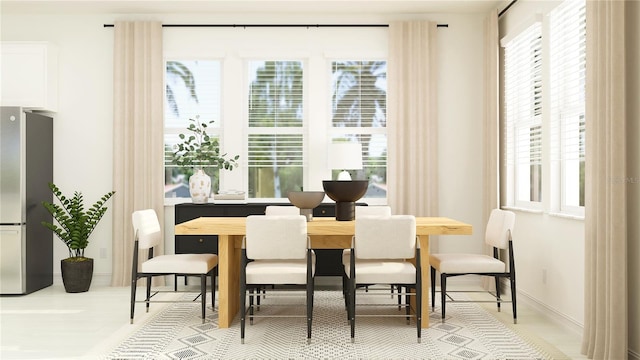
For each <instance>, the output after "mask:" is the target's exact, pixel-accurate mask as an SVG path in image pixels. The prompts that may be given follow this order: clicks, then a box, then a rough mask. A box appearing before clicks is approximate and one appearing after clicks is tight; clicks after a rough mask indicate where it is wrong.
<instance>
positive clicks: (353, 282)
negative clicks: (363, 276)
mask: <svg viewBox="0 0 640 360" xmlns="http://www.w3.org/2000/svg"><path fill="white" fill-rule="evenodd" d="M349 280H350V283H351V285H350V286H349V292H350V293H349V308H350V311H349V313H350V314H349V316H350V318H351V319H350V320H351V343H354V342H355V339H356V280H355V279H354V277H351V278H350V279H349Z"/></svg>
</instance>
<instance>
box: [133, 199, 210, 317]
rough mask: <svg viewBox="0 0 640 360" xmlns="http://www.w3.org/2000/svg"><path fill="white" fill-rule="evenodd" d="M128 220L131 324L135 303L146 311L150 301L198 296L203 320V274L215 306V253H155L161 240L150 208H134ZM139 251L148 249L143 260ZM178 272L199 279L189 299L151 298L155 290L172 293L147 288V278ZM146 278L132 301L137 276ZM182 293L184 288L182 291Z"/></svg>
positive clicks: (158, 224)
mask: <svg viewBox="0 0 640 360" xmlns="http://www.w3.org/2000/svg"><path fill="white" fill-rule="evenodd" d="M131 220H132V223H133V231H134V245H133V260H132V271H131V323H132V324H133V316H134V312H135V304H136V303H144V304H145V305H146V310H147V312H148V311H149V304H150V303H152V302H193V301H195V300H196V299H197V298H198V297H200V303H201V312H202V322H203V323H204V321H205V314H206V299H207V291H206V290H207V276H210V277H211V307H212V308H213V309H215V301H216V296H215V295H216V274H215V268H216V266H217V265H218V256H217V255H215V254H169V255H158V256H155V254H154V249H155V248H156V246H158V245H159V244H160V242H161V241H163V238H162V231H161V228H160V223H159V222H158V217H157V215H156V212H155V211H154V210H153V209H147V210H139V211H135V212H134V213H133V214H132V216H131ZM140 250H148V257H147V259H146V260H145V261H142V262H139V261H138V254H139V252H140ZM166 275H178V276H197V277H199V278H200V291H199V293H198V295H197V296H196V298H195V299H193V300H175V301H170V300H154V299H153V297H154V296H155V295H157V294H158V293H163V292H172V293H173V292H176V291H167V290H154V291H153V294H152V291H151V280H152V278H153V277H156V276H166ZM142 278H144V279H146V296H145V298H144V300H140V301H136V288H137V283H138V280H139V279H142ZM183 292H186V291H183Z"/></svg>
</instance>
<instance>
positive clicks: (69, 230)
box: [42, 183, 115, 293]
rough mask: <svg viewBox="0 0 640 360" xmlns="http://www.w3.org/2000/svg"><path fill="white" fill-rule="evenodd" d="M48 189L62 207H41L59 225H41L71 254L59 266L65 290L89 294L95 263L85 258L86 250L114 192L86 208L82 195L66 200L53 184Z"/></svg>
mask: <svg viewBox="0 0 640 360" xmlns="http://www.w3.org/2000/svg"><path fill="white" fill-rule="evenodd" d="M49 189H51V191H52V192H53V195H54V196H55V198H56V199H58V201H59V202H60V204H56V203H50V202H47V201H43V202H42V205H43V206H44V207H45V209H47V211H48V212H49V213H50V214H51V215H52V216H53V219H54V220H55V222H56V223H57V225H56V224H54V223H50V222H46V221H43V222H42V225H44V226H45V227H46V228H48V229H49V230H51V231H53V233H54V234H55V235H56V236H57V237H58V238H60V240H62V242H64V244H65V245H66V246H67V249H68V250H69V257H68V258H66V259H63V260H61V262H60V267H61V270H62V282H63V283H64V287H65V290H66V291H67V292H70V293H73V292H85V291H88V290H89V286H91V279H92V277H93V259H92V258H88V257H85V256H84V250H85V248H86V247H87V246H88V245H89V236H91V233H93V230H95V228H96V226H97V225H98V223H99V222H100V219H102V216H103V215H104V213H105V212H106V211H107V207H106V206H105V204H106V202H107V201H108V200H109V199H110V198H111V196H113V194H115V192H114V191H110V192H108V193H106V194H105V195H103V196H102V197H101V198H100V199H99V200H98V201H96V202H95V203H94V204H93V205H91V206H90V207H88V208H85V204H84V196H83V195H82V193H80V192H78V191H76V192H74V193H73V196H72V197H66V196H65V195H63V194H62V191H60V189H59V188H58V186H56V185H55V184H53V183H49Z"/></svg>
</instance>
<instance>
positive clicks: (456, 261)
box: [429, 209, 518, 324]
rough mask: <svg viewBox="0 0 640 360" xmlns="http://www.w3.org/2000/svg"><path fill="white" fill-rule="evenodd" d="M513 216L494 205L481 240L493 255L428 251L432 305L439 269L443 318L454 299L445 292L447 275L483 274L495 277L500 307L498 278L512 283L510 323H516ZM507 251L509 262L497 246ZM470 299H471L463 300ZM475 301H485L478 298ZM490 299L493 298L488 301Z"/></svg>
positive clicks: (432, 306) (432, 305) (511, 213)
mask: <svg viewBox="0 0 640 360" xmlns="http://www.w3.org/2000/svg"><path fill="white" fill-rule="evenodd" d="M515 219H516V216H515V214H514V213H513V212H511V211H506V210H501V209H493V210H492V211H491V214H490V216H489V220H488V222H487V229H486V231H485V236H484V241H485V243H486V244H487V245H489V246H491V247H492V248H493V256H489V255H484V254H464V253H463V254H460V253H442V254H431V255H430V256H429V265H430V266H431V308H432V309H434V308H435V294H436V289H435V280H436V272H439V273H440V296H441V312H442V322H444V321H445V313H446V303H447V302H455V300H453V298H451V297H450V296H448V295H447V279H448V278H449V277H452V276H461V275H482V276H490V277H493V278H494V279H495V286H496V292H495V294H492V295H494V296H495V302H496V304H497V306H498V311H500V304H501V303H503V302H508V301H505V300H504V299H502V298H501V297H500V279H501V278H507V279H509V282H510V284H511V305H512V309H513V323H514V324H515V323H517V321H518V320H517V319H518V316H517V308H516V268H515V261H514V256H513V239H512V236H511V233H512V231H513V226H514V224H515ZM501 249H502V250H507V251H508V258H509V260H508V263H507V262H505V260H504V259H501V258H500V255H501V254H500V250H501ZM465 301H471V300H465ZM478 302H486V301H481V300H479V301H478ZM491 302H493V300H492V301H491Z"/></svg>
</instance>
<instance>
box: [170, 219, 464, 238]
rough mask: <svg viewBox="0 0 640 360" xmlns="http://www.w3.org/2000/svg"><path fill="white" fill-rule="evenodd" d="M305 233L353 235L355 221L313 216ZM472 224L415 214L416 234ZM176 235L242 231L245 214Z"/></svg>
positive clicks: (458, 231)
mask: <svg viewBox="0 0 640 360" xmlns="http://www.w3.org/2000/svg"><path fill="white" fill-rule="evenodd" d="M307 233H308V234H309V235H310V236H314V235H353V234H354V233H355V221H337V220H336V219H335V218H329V217H314V218H313V220H312V221H309V222H307ZM471 233H472V226H471V225H470V224H467V223H463V222H461V221H458V220H453V219H449V218H445V217H416V234H417V235H471ZM175 234H176V235H245V234H246V218H245V217H200V218H197V219H193V220H189V221H186V222H183V223H181V224H177V225H176V226H175Z"/></svg>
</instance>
